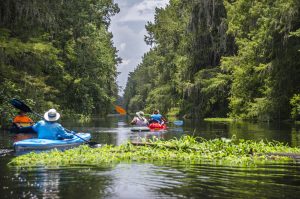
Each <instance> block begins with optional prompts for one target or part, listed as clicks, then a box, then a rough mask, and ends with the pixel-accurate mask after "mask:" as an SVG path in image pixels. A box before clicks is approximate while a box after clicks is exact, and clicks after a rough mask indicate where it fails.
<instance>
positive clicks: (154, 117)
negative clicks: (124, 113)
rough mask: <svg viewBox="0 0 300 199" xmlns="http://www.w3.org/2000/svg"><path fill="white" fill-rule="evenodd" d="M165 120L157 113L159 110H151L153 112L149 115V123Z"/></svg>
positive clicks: (161, 122) (162, 122)
mask: <svg viewBox="0 0 300 199" xmlns="http://www.w3.org/2000/svg"><path fill="white" fill-rule="evenodd" d="M166 121H167V120H166V119H165V118H164V117H163V116H162V115H161V114H160V113H159V110H155V111H153V114H152V115H151V116H150V120H149V123H159V124H164V123H165V122H166Z"/></svg>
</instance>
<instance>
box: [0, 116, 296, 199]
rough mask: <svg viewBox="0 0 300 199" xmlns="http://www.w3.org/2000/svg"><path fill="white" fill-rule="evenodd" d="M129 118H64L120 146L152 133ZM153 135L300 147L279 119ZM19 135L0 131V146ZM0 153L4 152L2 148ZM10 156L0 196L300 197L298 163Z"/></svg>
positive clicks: (1, 165) (3, 166) (2, 168)
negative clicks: (18, 164)
mask: <svg viewBox="0 0 300 199" xmlns="http://www.w3.org/2000/svg"><path fill="white" fill-rule="evenodd" d="M129 119H130V118H125V117H109V118H106V119H95V120H93V121H92V122H89V123H82V124H80V123H74V122H65V123H64V126H66V127H67V128H69V129H72V130H76V131H84V132H91V133H92V137H93V138H94V141H96V142H99V143H102V144H105V143H110V144H114V145H118V144H121V143H123V142H124V141H126V140H128V139H130V140H139V137H148V138H150V137H152V136H153V133H149V132H131V131H130V126H128V125H127V124H128V121H129ZM169 127H170V128H169V130H168V131H165V132H156V133H154V136H156V137H160V138H164V139H170V138H172V137H180V136H182V135H183V134H190V135H195V136H201V137H204V138H206V139H212V138H216V137H226V138H231V137H232V136H236V137H238V138H242V139H254V140H260V139H268V140H278V141H281V142H285V143H287V144H289V145H292V146H300V126H295V125H290V124H282V123H269V124H268V123H262V124H255V123H231V124H229V123H222V122H218V123H211V122H189V121H186V122H185V125H184V126H183V127H178V126H175V125H171V124H170V125H169ZM16 139H22V138H21V137H20V136H15V135H12V134H9V133H8V132H5V131H2V132H0V148H2V149H7V148H9V147H10V146H12V143H13V141H14V140H16ZM1 151H3V150H1ZM13 156H14V155H13V154H11V155H5V156H2V157H0V198H1V199H2V198H72V199H73V198H298V196H299V194H300V187H299V184H300V163H297V162H291V163H286V164H269V165H261V166H258V167H256V168H239V167H225V166H212V165H205V164H193V165H191V164H185V163H184V162H181V163H178V162H164V163H159V162H157V163H151V164H150V163H133V164H126V163H122V164H118V165H116V166H112V167H104V166H101V165H100V166H98V167H95V166H88V165H87V166H80V167H60V168H44V167H39V168H32V169H18V168H15V167H9V166H7V163H8V162H9V161H10V160H11V159H12V158H13Z"/></svg>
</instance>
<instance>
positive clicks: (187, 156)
mask: <svg viewBox="0 0 300 199" xmlns="http://www.w3.org/2000/svg"><path fill="white" fill-rule="evenodd" d="M148 142H149V141H148ZM150 142H151V145H147V144H146V142H145V146H134V145H132V144H131V143H129V142H128V143H125V144H123V145H120V146H112V145H105V146H103V147H101V148H90V147H88V146H80V147H78V148H75V149H71V150H67V151H64V152H62V151H58V150H52V151H50V152H43V153H38V154H37V153H29V154H26V155H23V156H19V157H16V158H14V159H13V160H12V161H11V162H10V163H9V165H11V166H22V167H35V166H71V165H81V164H82V165H105V164H108V165H113V164H117V163H120V162H155V161H160V162H162V161H163V162H164V161H177V162H180V161H184V162H185V163H189V164H193V163H209V164H220V165H233V166H245V167H249V166H255V165H256V164H261V163H266V162H274V161H286V160H290V158H287V157H281V156H270V155H268V154H269V153H272V152H276V153H280V152H284V153H300V149H299V148H291V147H289V146H287V145H284V144H282V143H279V142H265V141H259V142H256V141H250V140H247V141H245V140H229V139H214V140H204V139H201V138H194V137H190V136H183V137H182V138H180V139H175V138H174V139H172V140H169V141H163V140H158V139H156V140H154V141H150Z"/></svg>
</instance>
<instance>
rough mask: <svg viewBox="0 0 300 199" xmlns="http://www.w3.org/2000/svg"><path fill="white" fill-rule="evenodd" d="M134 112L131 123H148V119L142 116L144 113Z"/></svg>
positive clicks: (143, 124) (140, 124)
mask: <svg viewBox="0 0 300 199" xmlns="http://www.w3.org/2000/svg"><path fill="white" fill-rule="evenodd" d="M135 114H136V116H135V117H134V118H133V119H132V121H131V122H130V123H131V124H132V125H137V126H147V125H148V120H147V119H146V118H145V117H144V115H145V114H144V112H143V111H139V112H136V113H135Z"/></svg>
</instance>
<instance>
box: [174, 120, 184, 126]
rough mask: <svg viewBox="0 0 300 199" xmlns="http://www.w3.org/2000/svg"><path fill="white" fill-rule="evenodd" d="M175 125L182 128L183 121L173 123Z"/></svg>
mask: <svg viewBox="0 0 300 199" xmlns="http://www.w3.org/2000/svg"><path fill="white" fill-rule="evenodd" d="M173 124H175V125H176V126H182V125H183V121H182V120H176V121H174V122H173Z"/></svg>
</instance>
